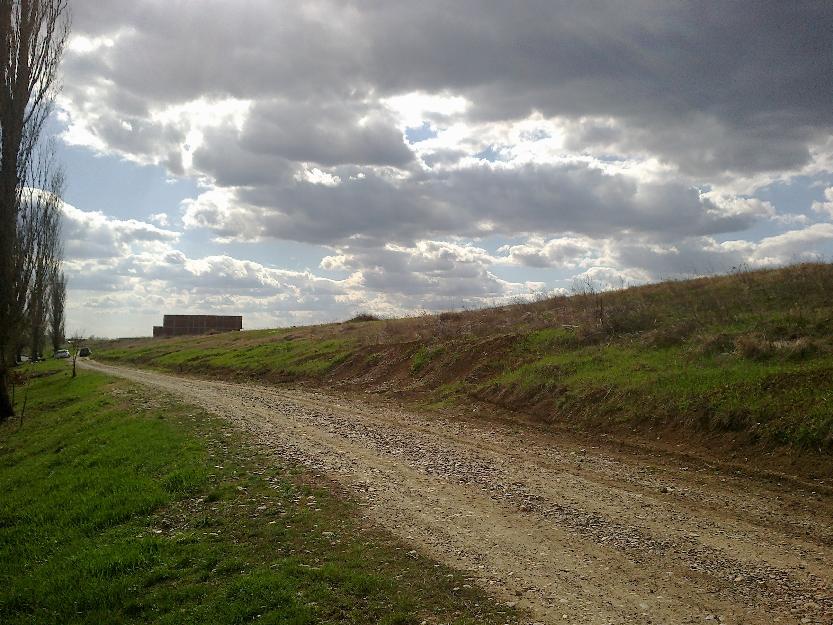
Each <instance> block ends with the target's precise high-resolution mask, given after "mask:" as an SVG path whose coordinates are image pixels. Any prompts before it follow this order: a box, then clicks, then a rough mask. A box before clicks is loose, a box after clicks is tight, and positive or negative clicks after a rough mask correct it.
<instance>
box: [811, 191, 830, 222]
mask: <svg viewBox="0 0 833 625" xmlns="http://www.w3.org/2000/svg"><path fill="white" fill-rule="evenodd" d="M812 208H813V210H814V211H815V212H817V213H821V214H822V215H827V216H828V217H830V218H832V219H833V187H827V188H826V189H825V190H824V200H823V201H821V202H819V201H816V202H813V206H812Z"/></svg>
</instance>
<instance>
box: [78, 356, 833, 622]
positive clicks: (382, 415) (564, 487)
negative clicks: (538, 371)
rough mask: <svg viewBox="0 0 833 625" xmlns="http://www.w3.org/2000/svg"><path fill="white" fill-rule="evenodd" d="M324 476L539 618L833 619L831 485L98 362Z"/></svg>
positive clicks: (424, 547)
mask: <svg viewBox="0 0 833 625" xmlns="http://www.w3.org/2000/svg"><path fill="white" fill-rule="evenodd" d="M84 366H85V367H89V368H92V369H95V370H98V371H102V372H105V373H109V374H113V375H117V376H121V377H125V378H128V379H130V380H134V381H136V382H140V383H142V384H145V385H148V386H150V387H154V388H157V389H162V390H165V391H167V392H169V393H172V394H173V395H175V396H176V397H177V398H179V399H182V400H185V401H187V402H190V403H192V404H195V405H198V406H200V407H203V408H205V409H207V410H209V411H211V412H213V413H216V414H218V415H220V416H222V417H225V418H226V419H228V420H229V421H231V422H232V423H234V424H235V425H236V426H238V427H239V428H241V429H242V430H244V431H246V432H248V433H250V434H251V436H252V437H253V439H254V440H255V441H257V443H258V444H259V445H263V446H264V447H266V448H268V449H270V450H272V451H274V453H275V454H277V455H279V456H282V457H289V458H291V459H294V460H297V461H300V462H302V463H304V464H306V465H308V466H310V467H312V468H314V469H315V470H318V471H321V472H324V473H325V474H327V475H329V476H331V477H333V478H335V479H336V480H338V481H339V482H340V483H342V484H343V485H344V486H345V487H346V488H348V489H350V490H351V491H352V492H354V493H356V496H357V497H358V498H359V499H360V500H363V501H364V502H366V510H367V513H368V515H369V517H370V518H371V519H373V520H374V521H375V522H377V523H379V524H381V525H383V526H384V527H386V528H389V529H390V530H391V531H393V532H394V533H396V534H398V535H399V536H401V537H402V538H403V539H405V540H406V541H408V542H409V543H410V544H411V545H413V548H414V549H417V550H420V551H422V552H424V553H426V554H427V555H431V556H433V557H435V558H437V559H440V560H442V561H445V562H447V563H449V564H451V565H453V566H456V567H459V568H463V569H467V570H469V571H472V576H473V577H474V578H475V579H477V580H478V581H479V583H480V584H482V585H483V586H485V587H486V588H488V589H489V590H490V591H491V592H492V593H494V594H495V595H496V596H498V597H499V598H500V599H501V600H502V601H506V602H511V603H516V604H517V605H518V606H519V607H522V608H526V609H527V610H529V612H530V614H531V615H532V618H533V621H534V622H542V623H581V624H607V623H616V624H619V623H627V624H631V623H654V624H669V625H670V624H677V623H708V622H714V623H744V624H767V625H769V624H771V623H833V494H831V490H830V489H829V488H827V487H825V486H823V485H818V486H813V485H801V484H796V483H795V482H792V481H784V482H783V483H778V482H777V481H775V480H771V479H765V478H760V479H758V478H753V477H744V476H741V475H739V474H737V473H736V472H732V471H728V470H726V469H721V468H717V467H709V466H707V465H704V464H699V463H697V464H696V466H691V467H687V466H684V465H683V464H681V461H680V460H678V459H674V458H673V457H663V456H658V455H654V454H641V453H631V454H628V453H625V452H622V451H620V450H616V449H614V448H613V447H612V446H611V448H610V449H608V448H605V447H601V448H593V447H590V448H586V449H585V448H582V447H581V443H580V442H579V441H576V440H572V439H571V438H570V437H569V436H566V435H559V434H547V433H543V432H541V431H540V430H537V429H535V428H530V427H524V426H511V425H502V424H496V423H494V422H489V421H479V420H462V419H460V418H459V417H441V416H437V415H435V414H419V413H412V412H407V411H404V410H399V409H394V408H391V407H385V406H379V405H376V404H375V403H373V404H371V403H363V402H357V401H354V400H346V399H339V398H337V397H332V396H328V395H324V394H320V393H315V392H309V391H300V390H285V389H283V388H275V387H261V386H255V385H244V384H233V383H224V382H215V381H201V380H195V379H191V378H178V377H175V376H169V375H163V374H160V373H155V372H148V371H137V370H132V369H128V368H123V367H114V366H109V365H104V364H101V363H95V362H89V363H85V365H84Z"/></svg>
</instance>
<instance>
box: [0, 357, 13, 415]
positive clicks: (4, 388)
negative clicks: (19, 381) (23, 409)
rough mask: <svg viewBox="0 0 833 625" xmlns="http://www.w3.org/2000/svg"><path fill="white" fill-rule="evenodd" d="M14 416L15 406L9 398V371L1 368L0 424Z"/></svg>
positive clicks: (3, 367)
mask: <svg viewBox="0 0 833 625" xmlns="http://www.w3.org/2000/svg"><path fill="white" fill-rule="evenodd" d="M13 416H14V405H12V398H11V397H10V396H9V371H8V369H6V367H5V366H2V368H0V423H2V422H3V421H5V420H6V419H8V418H10V417H13Z"/></svg>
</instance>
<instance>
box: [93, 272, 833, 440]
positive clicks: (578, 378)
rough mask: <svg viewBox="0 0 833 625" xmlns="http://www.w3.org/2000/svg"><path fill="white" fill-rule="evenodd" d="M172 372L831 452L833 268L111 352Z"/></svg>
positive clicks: (111, 356) (104, 348)
mask: <svg viewBox="0 0 833 625" xmlns="http://www.w3.org/2000/svg"><path fill="white" fill-rule="evenodd" d="M97 357H99V358H102V359H105V360H111V361H117V362H125V363H131V364H138V365H144V366H150V367H155V368H159V369H163V370H169V371H177V372H190V373H196V374H200V375H209V376H219V377H244V378H255V379H260V380H265V381H285V380H306V381H310V382H314V383H324V384H328V385H331V384H343V385H345V386H347V387H352V388H355V387H358V388H361V389H363V390H371V391H372V390H380V391H381V390H384V391H385V392H391V391H393V392H397V393H399V394H400V395H402V396H405V397H410V398H412V399H414V400H416V401H419V402H422V403H426V404H429V405H433V406H437V407H447V406H464V405H467V404H468V403H470V402H471V401H472V400H477V401H480V402H489V403H492V404H496V405H498V406H500V407H502V408H507V409H509V410H514V411H518V412H523V413H525V414H527V415H532V416H534V417H535V418H537V419H540V420H541V421H543V422H546V423H560V424H566V425H568V426H574V427H577V428H585V429H594V430H605V429H607V430H629V431H630V430H632V429H633V428H637V429H640V430H642V431H651V432H655V431H656V430H664V431H680V432H700V433H710V434H711V435H715V434H718V435H719V434H721V433H725V434H726V435H727V438H731V440H732V441H733V444H737V445H740V446H749V445H759V446H764V447H768V448H772V447H778V446H782V447H789V448H791V449H796V450H798V449H801V450H814V452H820V453H822V454H828V455H829V454H830V453H831V452H833V265H830V264H821V263H819V264H803V265H797V266H793V267H787V268H782V269H775V270H767V271H754V272H753V271H744V270H739V271H737V272H735V273H733V274H731V275H726V276H717V277H708V278H698V279H694V280H687V281H670V282H664V283H660V284H654V285H648V286H642V287H634V288H629V289H623V290H620V291H613V292H597V291H596V290H595V289H594V288H593V285H588V284H584V285H579V286H578V287H577V288H576V292H575V294H574V295H572V296H565V297H555V298H549V299H543V300H540V301H536V302H530V303H524V304H517V305H513V306H505V307H498V308H490V309H485V310H477V311H462V312H446V313H442V314H439V315H422V316H418V317H413V318H407V319H390V320H373V319H372V318H368V317H367V316H363V317H359V318H357V320H356V321H351V322H345V323H341V324H329V325H323V326H315V327H308V328H289V329H281V330H268V331H253V332H242V333H232V334H224V335H214V336H204V337H186V338H174V339H161V340H152V339H134V340H121V341H115V342H110V343H106V344H102V345H101V346H100V347H99V348H98V349H97Z"/></svg>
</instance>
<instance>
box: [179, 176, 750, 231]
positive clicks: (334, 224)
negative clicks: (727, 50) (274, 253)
mask: <svg viewBox="0 0 833 625" xmlns="http://www.w3.org/2000/svg"><path fill="white" fill-rule="evenodd" d="M342 176H343V180H342V182H341V184H338V185H336V186H325V185H320V184H311V183H303V182H297V181H293V182H292V183H290V184H288V185H287V186H281V185H269V186H265V185H264V186H255V187H247V188H242V189H238V190H236V193H235V194H234V196H233V197H232V199H231V201H230V202H228V203H226V204H223V205H217V204H215V203H212V202H210V201H206V202H202V201H198V202H196V203H194V204H193V205H191V206H190V207H189V208H188V209H187V213H186V216H187V222H188V223H190V225H192V226H195V225H196V226H199V227H203V228H208V229H211V230H214V231H215V232H216V233H217V234H219V235H221V236H226V237H229V236H234V234H235V232H237V233H238V234H239V235H240V236H241V237H242V238H244V239H245V238H259V237H272V238H279V239H292V240H297V241H304V242H308V243H325V244H343V243H345V242H347V241H348V240H350V239H354V238H356V237H362V238H366V239H369V240H372V241H377V242H385V241H387V240H391V241H401V242H406V243H413V242H414V241H416V240H419V239H421V238H426V237H428V238H430V237H447V236H455V235H456V236H466V237H477V236H484V235H492V234H497V235H504V236H514V235H518V234H523V233H529V234H531V233H541V232H543V233H558V232H581V233H584V234H587V235H589V236H596V237H599V236H612V235H620V236H627V235H630V234H640V235H645V234H651V235H653V236H655V237H656V238H658V239H669V238H674V237H679V236H692V235H706V234H716V233H721V232H723V233H725V232H736V231H740V230H744V229H746V228H748V227H750V226H751V225H752V224H753V223H755V222H756V221H757V220H759V219H761V218H762V217H763V216H764V215H763V214H762V211H761V210H758V208H757V206H756V205H753V206H751V207H741V208H740V209H739V210H738V209H733V208H726V207H721V206H718V205H717V204H715V203H714V202H713V201H712V200H711V199H709V198H707V197H702V196H701V195H700V194H699V193H698V191H696V190H694V189H691V188H690V187H688V186H686V185H682V184H678V183H672V182H669V183H651V182H644V183H637V182H635V181H634V180H633V179H632V178H629V177H626V176H623V175H612V174H606V173H604V172H602V171H600V170H598V169H593V168H588V167H587V166H585V165H583V164H573V165H526V166H523V167H518V168H502V167H499V166H498V167H493V166H488V165H480V166H476V167H468V168H464V169H460V170H454V171H450V172H446V173H445V174H443V175H437V176H430V177H425V178H419V177H417V178H413V179H408V180H405V181H399V180H388V179H385V178H382V177H379V176H375V175H366V176H364V177H363V178H358V179H357V178H352V179H351V178H350V174H349V172H343V173H342ZM241 224H247V227H245V228H244V227H242V226H241Z"/></svg>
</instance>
